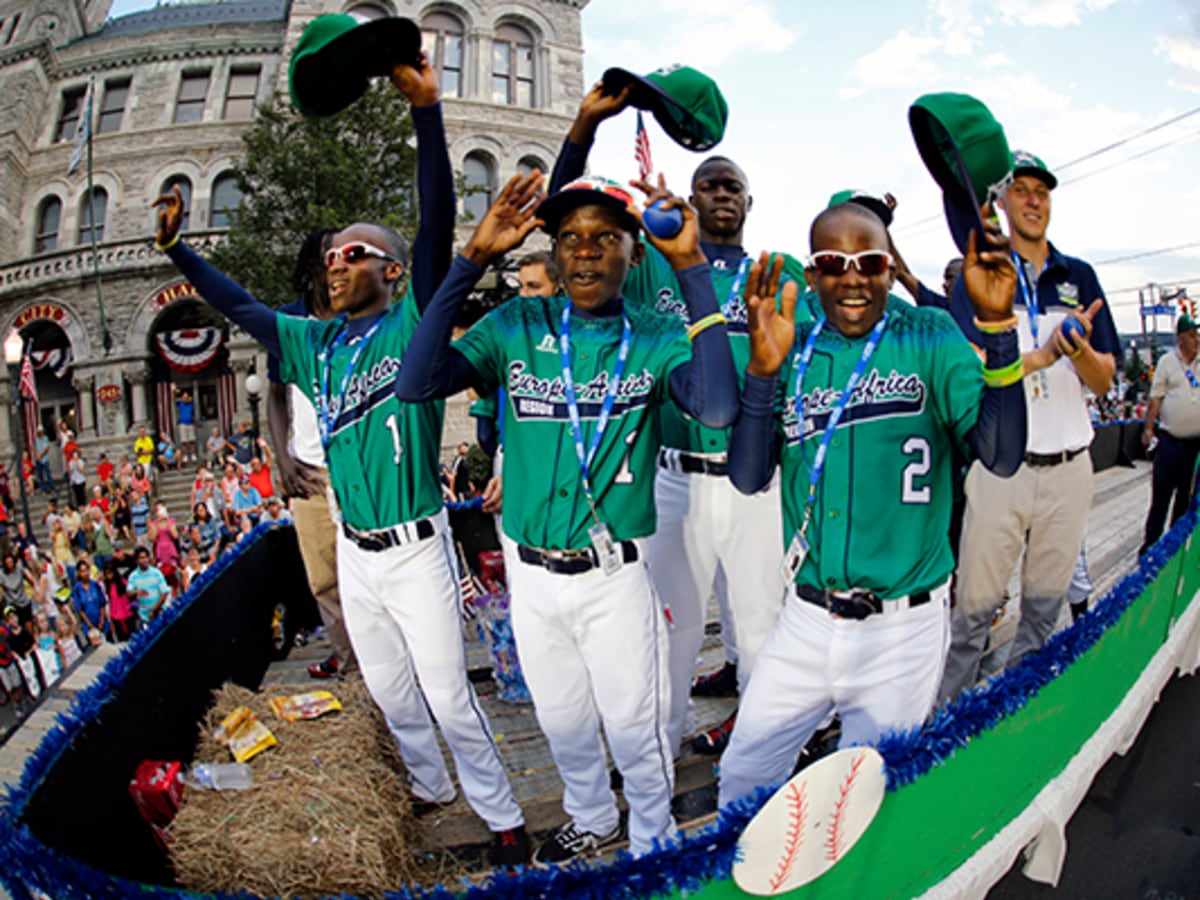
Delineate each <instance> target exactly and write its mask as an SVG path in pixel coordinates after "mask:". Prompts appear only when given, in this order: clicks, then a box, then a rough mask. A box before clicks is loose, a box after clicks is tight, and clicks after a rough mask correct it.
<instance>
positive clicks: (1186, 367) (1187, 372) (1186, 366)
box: [1175, 350, 1200, 390]
mask: <svg viewBox="0 0 1200 900" xmlns="http://www.w3.org/2000/svg"><path fill="white" fill-rule="evenodd" d="M1175 353H1176V355H1177V356H1178V357H1179V365H1180V366H1181V367H1182V368H1183V374H1184V376H1185V377H1186V378H1187V380H1188V384H1190V385H1191V386H1192V390H1195V389H1196V388H1200V381H1197V380H1196V373H1195V372H1193V371H1192V366H1191V363H1188V362H1185V361H1184V358H1183V354H1182V353H1180V352H1179V351H1178V350H1176V351H1175ZM1192 362H1195V360H1192Z"/></svg>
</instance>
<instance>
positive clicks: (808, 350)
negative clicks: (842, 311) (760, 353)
mask: <svg viewBox="0 0 1200 900" xmlns="http://www.w3.org/2000/svg"><path fill="white" fill-rule="evenodd" d="M886 324H887V313H884V314H883V315H882V316H881V317H880V319H879V321H878V322H876V323H875V327H874V328H872V329H871V334H870V335H869V336H868V337H867V343H866V345H865V346H864V347H863V349H862V355H861V356H859V358H858V363H857V364H856V365H855V366H854V371H853V372H851V373H850V380H849V381H847V382H846V387H845V388H844V389H843V390H842V393H841V394H840V395H839V396H838V401H837V406H835V407H834V408H833V412H832V413H830V414H829V421H828V422H826V423H825V433H824V434H823V435H821V445H820V446H819V447H818V448H817V455H816V456H815V457H814V458H813V464H812V467H811V468H809V470H808V500H807V501H805V506H806V507H808V508H809V509H808V510H806V513H805V519H806V522H807V515H808V512H809V511H811V506H812V502H813V498H815V497H816V495H817V484H818V483H819V482H820V481H821V474H822V473H823V472H824V471H825V456H826V454H827V453H828V452H829V444H830V443H831V442H832V441H833V433H834V431H836V430H837V427H838V423H839V422H840V421H841V420H842V414H843V413H845V411H846V407H847V406H848V405H849V403H850V395H851V394H853V393H854V389H855V388H856V387H858V382H859V381H860V380H861V379H862V376H863V373H864V372H865V371H866V370H867V363H868V362H869V361H870V359H871V356H872V355H873V354H874V353H875V348H876V347H878V346H879V339H880V338H881V337H883V327H884V325H886ZM824 325H825V319H821V320H820V321H819V322H817V324H816V326H815V327H814V328H813V330H812V331H810V332H809V334H808V340H807V341H805V342H804V349H803V350H801V351H800V362H799V364H798V365H797V366H796V392H795V398H796V399H795V409H796V418H797V420H798V421H799V420H801V418H802V411H801V410H802V403H801V388H802V385H803V383H804V375H805V373H806V372H807V371H808V364H809V362H810V361H811V360H812V355H813V350H814V349H815V348H816V346H817V336H818V335H819V334H820V333H821V329H822V328H823V327H824Z"/></svg>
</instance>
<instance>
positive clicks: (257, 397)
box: [246, 372, 263, 456]
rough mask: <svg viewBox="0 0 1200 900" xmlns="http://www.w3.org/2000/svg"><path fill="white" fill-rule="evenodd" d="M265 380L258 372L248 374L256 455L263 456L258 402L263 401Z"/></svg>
mask: <svg viewBox="0 0 1200 900" xmlns="http://www.w3.org/2000/svg"><path fill="white" fill-rule="evenodd" d="M262 391H263V380H262V378H260V377H259V375H258V373H257V372H251V373H250V374H249V375H247V376H246V399H247V400H249V401H250V419H251V425H252V427H253V428H254V455H255V456H261V455H262V454H261V451H260V450H259V449H258V440H259V438H260V435H259V433H258V404H259V403H261V402H262Z"/></svg>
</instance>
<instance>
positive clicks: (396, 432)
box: [383, 413, 404, 465]
mask: <svg viewBox="0 0 1200 900" xmlns="http://www.w3.org/2000/svg"><path fill="white" fill-rule="evenodd" d="M383 424H384V425H386V426H387V430H388V431H390V432H391V433H392V462H393V463H395V464H396V465H400V454H401V453H403V452H404V449H403V448H402V447H401V446H400V423H399V422H397V421H396V414H395V413H392V414H391V415H390V416H388V417H387V421H385V422H384V423H383Z"/></svg>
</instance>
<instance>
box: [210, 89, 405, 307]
mask: <svg viewBox="0 0 1200 900" xmlns="http://www.w3.org/2000/svg"><path fill="white" fill-rule="evenodd" d="M243 141H244V142H245V145H246V151H245V155H244V156H243V157H242V159H241V160H240V161H239V162H238V164H237V165H236V166H235V167H234V172H235V174H236V175H237V179H238V186H239V187H240V189H241V191H242V203H241V206H240V207H239V208H238V209H236V210H231V225H230V229H229V232H228V235H227V239H226V241H225V243H224V244H222V245H221V246H220V247H219V248H217V249H216V250H215V251H214V252H213V254H212V262H213V264H214V265H216V266H217V267H218V268H220V269H221V270H222V271H224V272H225V273H226V274H228V275H229V276H230V277H231V278H233V279H234V280H235V281H237V282H239V283H240V284H242V285H244V286H245V287H246V288H247V289H248V290H249V291H250V292H251V293H252V294H254V295H255V296H256V297H258V298H259V299H260V300H262V301H263V302H264V303H268V304H270V305H272V306H280V305H282V304H284V303H288V302H290V301H291V300H293V299H295V298H294V296H293V294H294V293H295V292H294V291H293V289H292V271H293V268H294V267H295V262H296V251H297V250H298V249H299V247H300V244H301V242H302V241H303V240H304V237H305V235H307V234H308V233H309V232H310V231H312V230H313V229H314V228H323V227H324V228H344V227H346V226H347V225H349V224H351V223H352V222H359V221H370V222H380V223H382V224H384V225H388V226H390V227H391V228H394V229H395V230H396V231H398V232H400V234H402V235H404V237H405V238H406V239H408V240H409V241H410V242H411V240H412V238H413V235H414V233H415V231H416V226H417V204H416V190H415V175H416V148H415V141H414V137H413V125H412V119H411V117H410V116H409V109H408V102H407V101H406V100H405V98H404V97H403V95H401V94H400V93H399V92H397V91H396V90H395V89H394V88H393V87H392V86H391V85H390V84H388V83H387V82H386V81H384V82H381V83H379V84H376V85H375V86H373V87H372V88H371V89H370V90H368V91H367V93H366V94H365V95H364V96H363V97H362V98H361V99H359V100H358V102H356V103H354V104H353V105H352V106H350V107H349V108H348V109H346V110H343V111H342V112H340V113H338V114H337V115H336V116H331V117H329V118H322V119H310V118H305V117H304V116H301V115H300V114H298V113H297V112H295V111H294V110H293V109H292V108H291V106H290V105H289V104H288V103H287V101H286V99H284V98H276V99H275V100H274V101H273V102H272V103H271V104H270V105H267V106H263V107H261V108H260V109H259V113H258V120H257V122H256V123H255V125H254V127H253V128H252V129H250V131H248V132H247V133H246V134H245V135H244V136H243Z"/></svg>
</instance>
